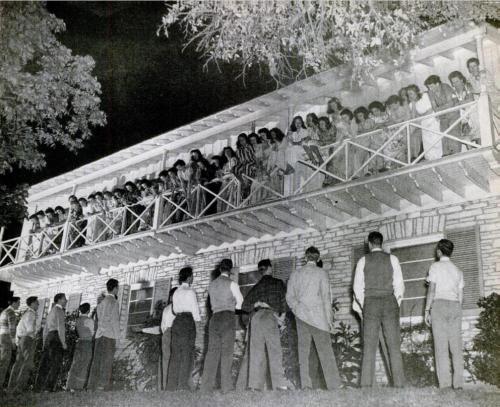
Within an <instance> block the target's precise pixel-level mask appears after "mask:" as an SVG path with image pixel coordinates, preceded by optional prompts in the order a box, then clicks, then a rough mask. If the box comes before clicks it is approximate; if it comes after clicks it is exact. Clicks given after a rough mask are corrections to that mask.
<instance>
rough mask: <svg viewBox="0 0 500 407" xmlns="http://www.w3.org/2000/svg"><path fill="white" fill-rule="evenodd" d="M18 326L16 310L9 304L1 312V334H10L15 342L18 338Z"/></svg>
mask: <svg viewBox="0 0 500 407" xmlns="http://www.w3.org/2000/svg"><path fill="white" fill-rule="evenodd" d="M16 327H17V316H16V311H15V310H14V308H12V307H11V306H8V307H7V308H6V309H4V310H3V311H2V313H1V314H0V335H10V337H11V338H12V342H13V343H14V342H15V340H16Z"/></svg>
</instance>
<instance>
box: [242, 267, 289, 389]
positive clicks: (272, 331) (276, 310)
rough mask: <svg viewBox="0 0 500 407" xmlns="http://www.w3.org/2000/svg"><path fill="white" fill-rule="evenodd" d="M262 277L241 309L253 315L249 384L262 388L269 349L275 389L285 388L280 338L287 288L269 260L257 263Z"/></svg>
mask: <svg viewBox="0 0 500 407" xmlns="http://www.w3.org/2000/svg"><path fill="white" fill-rule="evenodd" d="M257 267H258V270H259V272H260V273H262V278H261V279H260V280H259V282H258V283H257V284H255V285H254V286H253V287H252V289H251V290H250V291H249V292H248V294H247V295H246V297H245V300H244V301H243V305H242V307H241V309H242V310H243V311H244V312H247V313H249V314H251V321H250V325H249V328H248V329H250V347H249V349H250V355H249V359H250V365H249V369H248V370H249V371H248V387H249V388H250V389H253V390H263V389H264V384H265V379H266V372H267V363H266V362H267V361H266V350H267V358H268V359H269V371H270V372H271V384H272V387H273V389H278V390H286V388H287V387H286V383H285V380H284V371H283V352H282V349H281V341H280V326H282V325H283V323H284V319H285V311H286V288H285V284H284V283H283V281H282V280H280V279H278V278H274V277H273V276H272V273H273V268H272V265H271V261H270V260H269V259H265V260H261V261H260V262H259V264H258V265H257Z"/></svg>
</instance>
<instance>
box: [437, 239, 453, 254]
mask: <svg viewBox="0 0 500 407" xmlns="http://www.w3.org/2000/svg"><path fill="white" fill-rule="evenodd" d="M454 247H455V245H454V244H453V242H452V241H451V240H448V239H441V240H440V241H439V242H438V244H437V246H436V249H437V250H441V253H443V255H445V256H446V257H450V256H451V255H452V254H453V248H454Z"/></svg>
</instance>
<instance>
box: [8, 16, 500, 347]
mask: <svg viewBox="0 0 500 407" xmlns="http://www.w3.org/2000/svg"><path fill="white" fill-rule="evenodd" d="M421 44H422V45H421V46H420V48H418V49H417V50H415V51H413V52H412V56H411V61H409V62H408V64H407V65H405V66H403V67H395V66H391V65H386V66H383V67H381V68H380V69H378V70H377V72H376V77H375V78H374V79H373V83H371V84H366V86H365V87H364V88H363V89H359V90H356V91H354V90H352V89H350V88H349V86H347V84H348V83H349V68H348V67H344V66H341V67H338V68H336V69H333V70H331V71H328V72H324V73H321V74H318V75H316V76H314V77H311V78H309V79H306V80H304V81H300V82H297V83H295V84H293V85H291V86H288V87H285V88H282V89H280V90H277V91H275V92H272V93H270V94H267V95H264V96H262V97H259V98H256V99H254V100H251V101H249V102H247V103H245V104H243V105H239V106H235V107H233V108H230V109H227V110H226V111H223V112H220V113H217V114H215V115H213V116H210V117H208V118H205V119H202V120H199V121H197V122H195V123H191V124H190V125H187V126H184V127H182V128H180V129H176V130H173V131H171V132H168V133H165V134H163V135H160V136H157V137H155V138H153V139H151V140H148V141H146V142H143V143H140V144H138V145H136V146H133V147H130V148H127V149H125V150H122V151H120V152H118V153H115V154H113V155H111V156H109V157H106V158H104V159H102V160H99V161H97V162H95V163H91V164H89V165H86V166H84V167H81V168H79V169H76V170H74V171H72V172H71V173H68V174H64V175H62V176H59V177H56V178H54V179H51V180H48V181H45V182H43V183H41V184H38V185H35V186H33V187H32V188H31V190H30V196H29V211H30V213H35V212H37V211H39V210H41V209H42V210H43V209H45V208H47V207H49V206H50V207H55V206H56V205H61V206H64V207H67V206H68V204H67V200H68V196H69V195H76V196H87V195H89V194H91V193H94V192H95V191H101V190H107V191H111V190H112V189H113V188H115V187H117V186H121V185H123V184H124V182H125V181H126V180H134V179H136V178H155V177H157V176H158V174H159V172H160V171H161V170H163V169H166V168H169V167H171V166H172V165H173V164H174V163H175V162H176V161H177V160H178V159H184V160H185V161H186V162H187V161H188V157H189V152H190V151H191V150H193V149H199V150H201V152H202V153H203V154H204V155H206V156H209V155H210V154H214V153H218V152H220V151H221V150H222V148H223V147H225V146H234V145H235V141H236V138H237V135H238V134H239V133H241V132H243V131H244V132H247V133H249V132H251V131H252V129H257V130H258V129H260V128H262V127H267V128H272V127H278V128H281V129H282V130H283V131H284V132H286V129H287V128H288V125H289V123H290V121H291V118H292V117H294V116H296V115H302V116H304V117H305V115H306V114H308V113H311V112H314V113H316V114H318V115H324V114H326V105H327V101H328V100H329V99H330V98H331V97H332V96H336V97H338V98H339V99H341V100H342V104H343V105H344V106H349V107H351V108H355V107H356V106H360V105H368V103H369V102H371V101H372V100H386V99H387V97H388V96H389V95H391V94H393V93H395V92H397V90H398V89H400V88H402V87H404V86H407V85H409V84H413V83H414V84H417V85H418V86H419V87H420V89H421V90H424V89H425V86H424V85H423V82H424V80H425V79H426V78H427V77H428V76H429V75H431V74H437V75H439V76H440V77H441V78H442V79H443V82H444V81H445V79H446V78H447V77H448V75H449V73H450V72H452V71H460V72H462V73H463V74H464V75H465V76H467V66H466V61H467V60H469V59H470V58H478V60H479V63H480V66H481V67H482V68H483V69H484V70H485V71H486V73H488V75H491V77H492V78H493V81H494V79H495V78H494V74H495V73H496V72H499V71H500V70H499V65H500V33H499V32H498V30H496V29H493V28H492V27H490V26H488V25H484V26H480V27H470V28H469V29H467V30H464V29H457V28H456V27H451V26H443V27H439V28H437V29H434V30H432V31H430V32H428V33H427V34H425V35H424V36H423V38H422V41H421ZM497 80H498V82H499V83H500V79H497ZM482 86H483V88H482V89H481V92H480V94H478V95H477V96H476V97H475V98H474V100H473V101H470V102H467V103H465V104H461V105H460V106H454V107H452V108H449V109H446V110H444V111H442V112H436V113H431V114H429V115H428V116H426V117H430V118H438V119H439V117H440V116H443V115H444V114H446V113H451V114H453V113H455V114H457V115H459V116H457V117H458V118H457V119H456V120H455V123H454V125H453V124H452V125H450V126H449V127H450V128H447V129H438V130H432V131H433V132H434V134H436V135H437V136H439V138H440V139H438V142H439V143H441V142H442V140H455V141H457V140H458V141H459V142H460V143H461V146H463V147H461V149H460V152H458V153H456V154H453V155H450V156H446V157H441V158H438V159H425V160H423V158H426V156H425V151H422V152H421V154H419V157H412V156H411V155H412V154H411V152H410V147H409V145H410V144H411V139H412V138H413V137H415V134H416V133H417V132H418V131H421V132H424V131H426V130H428V128H427V127H426V124H425V123H424V120H423V119H421V118H419V119H411V120H407V121H405V122H402V123H397V124H394V125H391V126H389V130H374V131H371V132H368V133H366V134H361V135H359V136H357V137H353V138H352V139H349V140H347V141H345V142H343V144H342V145H340V146H335V150H334V151H333V152H332V150H329V148H328V147H327V148H324V149H323V155H324V157H325V161H328V160H330V161H331V162H335V163H336V165H333V166H331V167H329V166H328V165H327V164H328V163H325V164H324V165H313V164H312V163H311V162H309V161H307V160H305V159H304V158H302V159H300V160H298V161H297V168H296V171H295V172H294V173H292V174H287V175H283V174H281V178H280V182H281V185H279V187H278V188H276V187H275V186H274V187H273V186H272V185H274V184H273V182H272V180H269V179H267V180H265V181H264V180H257V179H253V180H252V185H253V189H252V192H251V193H255V195H258V194H259V193H260V194H261V195H263V193H265V194H264V195H265V196H266V198H265V199H262V200H254V199H250V198H248V197H247V198H243V199H239V200H237V201H229V199H228V198H227V196H226V195H224V194H223V191H222V189H223V188H221V190H220V191H222V192H220V191H219V192H218V193H210V190H209V188H203V187H202V186H196V188H195V189H196V191H195V192H193V196H194V194H195V193H196V194H198V195H197V196H200V195H199V194H202V195H203V196H204V197H205V198H206V199H205V200H206V201H209V200H212V199H213V200H214V203H215V204H218V203H223V204H224V207H225V209H224V210H223V211H216V213H210V214H208V212H209V211H207V210H204V209H203V208H201V209H200V210H192V209H191V207H190V206H189V205H187V203H188V202H187V201H189V197H186V198H185V201H183V200H182V199H181V200H175V199H174V198H173V197H172V194H171V193H170V192H169V193H163V194H160V195H158V196H155V197H154V198H152V199H150V200H147V201H144V202H142V204H141V209H140V210H137V208H134V207H133V205H131V206H130V207H124V208H122V209H121V210H120V212H119V213H118V212H115V213H116V214H117V215H116V216H115V215H113V214H112V215H111V217H110V216H109V215H104V214H102V215H99V214H98V215H93V216H94V218H92V219H93V220H92V222H94V224H95V222H100V224H101V230H102V233H101V235H100V236H97V237H96V236H90V235H89V233H88V232H87V231H88V229H89V227H90V226H89V225H90V223H91V218H90V217H89V218H88V219H87V221H86V224H85V226H82V225H81V224H80V225H76V223H72V221H71V219H70V218H69V217H68V219H67V220H66V221H65V222H62V223H60V224H55V225H53V226H52V227H51V230H50V231H43V230H42V231H40V230H37V231H35V232H34V231H33V230H30V224H29V222H28V221H27V222H26V225H25V227H24V228H23V232H22V235H21V236H20V237H19V238H16V239H10V240H3V241H2V242H1V249H2V250H1V252H0V266H1V268H0V279H2V280H6V281H10V282H11V283H12V290H13V291H14V292H15V295H17V296H20V297H22V298H23V300H24V299H25V298H26V297H28V296H30V295H37V296H38V297H39V298H40V299H42V300H41V304H42V305H43V306H41V307H40V310H39V315H38V320H39V323H40V324H43V321H44V318H45V316H46V315H47V312H48V310H49V307H50V302H51V298H53V296H54V294H56V293H58V292H65V293H66V294H67V296H68V298H69V303H68V309H67V310H68V311H73V310H76V309H77V308H78V305H79V304H80V303H81V302H89V303H90V304H91V305H92V306H94V305H95V304H96V300H97V297H98V295H99V294H100V293H101V292H103V291H104V289H105V282H106V280H107V279H108V278H110V277H113V278H116V279H118V280H119V282H120V294H119V302H120V307H121V326H122V333H123V338H124V341H123V342H124V343H125V342H126V338H127V333H128V332H130V330H133V329H138V328H140V327H141V326H142V324H143V323H144V321H145V320H146V319H147V317H148V316H149V315H150V314H151V313H152V312H153V311H154V308H155V304H157V303H158V301H165V300H166V298H167V293H168V291H169V289H170V288H171V287H172V286H174V285H176V284H177V273H178V271H179V270H180V268H181V267H183V266H185V265H190V266H192V267H193V269H194V288H195V289H196V292H197V295H198V300H199V303H200V304H201V305H202V307H201V308H202V314H203V318H204V320H206V308H205V304H206V299H207V298H206V297H207V287H208V283H209V281H210V276H211V272H212V271H213V270H214V269H215V268H216V266H217V263H218V262H219V261H220V260H221V259H222V258H225V257H231V258H232V259H233V262H234V264H235V265H236V266H237V271H238V273H237V275H236V277H235V278H237V279H238V281H239V283H240V285H241V286H242V291H243V292H246V290H248V289H249V287H251V285H252V284H254V283H255V278H254V274H253V272H254V271H255V270H256V265H257V262H258V261H259V260H261V259H264V258H270V259H271V260H272V261H273V263H274V269H275V274H276V275H277V276H278V277H280V278H283V279H284V280H285V281H286V280H287V278H288V276H289V275H290V273H291V272H292V271H293V270H294V269H300V267H302V264H303V255H304V251H305V249H306V248H307V247H309V246H311V245H314V246H316V247H317V248H318V249H319V250H320V251H321V258H322V260H323V263H324V268H325V269H326V270H327V271H328V273H329V276H330V285H331V289H332V293H333V296H334V297H335V298H336V299H337V301H338V302H339V311H338V312H337V319H338V321H344V322H348V323H349V324H351V325H353V326H358V320H357V319H356V318H355V316H354V314H353V313H352V311H351V303H352V279H353V271H354V267H355V265H356V262H357V260H358V259H359V258H360V257H361V256H362V255H363V253H364V251H365V240H366V237H367V235H368V233H369V232H370V231H373V230H378V231H380V232H382V234H383V235H384V237H385V245H384V248H385V250H386V251H390V252H391V253H393V254H395V255H396V256H398V258H399V259H400V262H401V264H402V268H403V276H404V279H405V286H406V291H405V298H404V300H403V303H402V307H401V318H402V322H403V323H418V322H421V321H422V318H423V310H424V302H425V295H426V286H425V277H426V275H427V271H428V268H429V265H430V264H431V262H432V261H433V249H434V247H435V244H436V243H437V241H438V240H439V239H441V238H443V237H447V238H449V239H451V240H452V241H453V242H454V243H455V246H456V249H455V253H454V256H453V259H454V261H455V262H456V264H457V265H458V266H459V267H460V268H461V269H462V271H463V272H464V278H465V295H464V316H463V328H464V335H465V339H466V341H470V339H471V338H472V337H473V336H474V334H475V320H476V319H477V316H478V313H479V310H478V308H477V300H478V299H479V297H481V296H487V295H489V294H490V293H492V292H498V291H499V290H500V254H499V253H500V177H499V175H500V164H499V163H500V151H498V146H499V135H498V132H497V130H496V129H495V126H494V117H493V116H494V113H495V112H494V109H497V108H498V106H495V104H494V98H493V97H492V96H491V94H490V93H489V91H490V89H487V86H486V82H485V83H483V85H482ZM443 112H444V113H443ZM497 113H498V112H497ZM464 118H471V120H472V122H473V123H476V127H475V131H476V133H477V139H476V140H475V141H469V142H462V141H460V140H461V139H460V140H459V139H457V138H456V134H457V133H453V129H456V128H457V126H460V125H461V124H462V123H463V122H464ZM415 130H417V131H415ZM381 132H385V133H384V137H385V138H386V140H387V143H389V142H390V141H391V140H397V139H398V137H401V140H405V142H406V143H407V144H406V146H407V147H408V154H407V156H405V157H398V158H395V157H393V156H391V155H390V154H389V153H387V150H386V149H385V148H384V146H383V145H380V147H379V148H378V146H377V147H373V144H369V143H368V144H366V143H363V140H368V138H370V140H373V139H374V138H375V137H376V136H377V135H380V134H381ZM420 134H421V133H420ZM453 137H455V138H453ZM356 149H357V150H356ZM424 150H425V149H424ZM353 151H354V153H353ZM356 151H358V153H359V151H363V152H365V155H364V157H363V158H362V159H361V161H359V160H358V161H357V162H356V160H354V158H353V157H355V156H356V154H357V153H356ZM419 153H420V151H419ZM350 157H351V158H350ZM357 157H359V154H358V155H357ZM376 159H381V160H385V161H388V162H390V163H392V165H391V166H389V167H390V168H389V170H388V171H384V172H376V173H372V174H371V175H370V176H365V175H366V174H365V171H364V170H363V169H366V168H369V167H370V162H374V161H375V160H376ZM349 160H350V161H349ZM332 168H333V169H332ZM339 168H340V169H339ZM328 177H330V178H333V179H335V181H336V182H333V183H330V184H328V183H325V182H324V181H325V178H328ZM224 185H225V184H224ZM240 186H241V185H240ZM255 195H254V196H255ZM206 203H207V202H205V204H206ZM166 206H168V207H169V212H168V214H167V215H166V209H165V208H166ZM208 206H209V205H207V204H206V206H205V208H206V207H208ZM176 213H177V214H182V217H181V218H182V220H180V221H176V222H174V221H172V219H173V218H175V214H176ZM118 218H119V219H124V220H125V219H128V221H127V222H128V223H125V224H126V226H123V224H124V223H122V227H121V229H120V230H119V231H115V230H114V228H113V222H114V221H115V220H116V219H118ZM134 225H136V226H138V225H141V226H142V225H145V227H135V228H134ZM107 230H110V231H111V230H113V233H110V234H106V231H107ZM105 235H106V236H107V237H103V236H105ZM78 239H80V240H83V241H84V243H79V244H76V243H75V242H76V241H77V240H78ZM35 246H36V249H35ZM201 334H202V332H200V333H199V335H198V338H199V339H200V341H201V338H202V335H201ZM200 343H201V342H200Z"/></svg>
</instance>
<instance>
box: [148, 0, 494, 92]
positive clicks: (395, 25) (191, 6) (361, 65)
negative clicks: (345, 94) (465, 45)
mask: <svg viewBox="0 0 500 407" xmlns="http://www.w3.org/2000/svg"><path fill="white" fill-rule="evenodd" d="M167 7H168V8H167V12H166V14H165V15H164V16H163V18H162V23H161V25H160V28H159V30H158V33H159V34H160V33H164V34H165V35H167V36H168V34H169V30H171V29H172V26H173V25H175V24H178V25H180V27H181V28H182V31H183V33H184V35H185V38H186V41H185V46H189V45H190V44H195V46H196V49H197V51H198V52H200V53H201V55H202V57H203V58H204V59H205V62H206V65H207V64H209V63H212V62H213V63H216V64H219V63H221V62H235V63H238V64H240V65H241V67H242V71H241V74H242V76H243V77H244V76H245V72H246V71H247V70H248V69H249V68H250V67H252V66H254V65H258V66H261V67H265V68H266V69H267V71H268V72H269V74H270V75H271V76H272V77H273V78H274V79H275V80H276V82H277V84H284V83H288V82H290V81H294V80H297V79H302V78H304V77H306V76H308V75H311V74H314V73H317V72H321V71H324V70H327V69H329V68H331V67H333V66H336V65H339V64H342V63H350V64H351V65H352V67H353V74H352V75H353V76H352V79H353V81H355V82H356V83H360V82H363V81H364V80H365V79H367V78H369V77H370V73H371V72H373V69H374V68H376V67H377V66H379V65H380V64H382V63H383V62H384V61H388V60H390V61H393V62H394V63H396V64H400V63H403V62H404V61H405V58H406V57H407V56H408V51H409V50H410V49H411V48H412V47H414V46H415V45H417V42H418V34H420V33H421V32H423V31H425V30H427V29H429V28H430V27H433V26H436V25H439V24H442V23H445V22H448V21H456V22H457V23H459V24H464V23H470V22H471V21H475V22H479V21H484V20H485V19H486V18H488V17H498V11H499V10H498V4H496V3H495V2H485V1H461V2H458V1H434V2H431V1H427V0H425V1H424V0H408V1H374V0H372V1H346V0H297V1H292V2H288V1H280V0H271V1H270V0H249V1H241V0H207V1H198V0H179V1H177V2H174V3H169V4H167Z"/></svg>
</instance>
